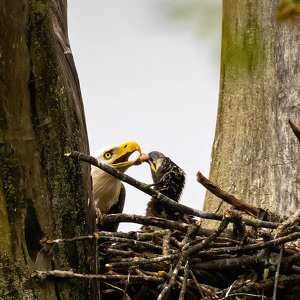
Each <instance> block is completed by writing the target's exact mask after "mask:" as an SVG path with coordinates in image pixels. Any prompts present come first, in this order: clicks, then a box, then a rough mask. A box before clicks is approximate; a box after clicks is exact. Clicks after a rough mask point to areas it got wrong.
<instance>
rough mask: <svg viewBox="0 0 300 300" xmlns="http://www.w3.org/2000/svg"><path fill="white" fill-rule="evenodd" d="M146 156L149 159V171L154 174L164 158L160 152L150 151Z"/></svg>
mask: <svg viewBox="0 0 300 300" xmlns="http://www.w3.org/2000/svg"><path fill="white" fill-rule="evenodd" d="M148 156H149V159H148V161H147V162H148V163H149V165H150V168H151V170H153V171H154V172H155V173H156V172H157V170H158V169H159V168H160V167H161V165H162V162H163V159H164V158H165V156H164V155H163V154H162V153H161V152H158V151H152V152H150V153H148Z"/></svg>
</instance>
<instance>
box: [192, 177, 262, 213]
mask: <svg viewBox="0 0 300 300" xmlns="http://www.w3.org/2000/svg"><path fill="white" fill-rule="evenodd" d="M197 181H198V182H199V183H201V184H202V185H203V186H204V187H205V188H206V189H207V190H209V191H210V192H211V193H213V194H214V195H215V196H217V197H219V198H221V199H223V200H224V201H225V202H227V203H229V204H231V205H232V206H233V207H234V208H236V209H240V210H244V211H246V212H247V213H249V214H250V215H252V216H255V217H260V216H261V215H262V214H263V215H265V213H266V212H265V211H264V210H263V209H261V208H257V207H254V206H252V205H250V204H247V203H246V202H243V201H241V200H238V199H237V198H235V197H234V196H232V195H230V194H228V193H226V192H225V191H223V190H221V189H220V188H219V187H218V186H217V185H216V184H214V183H212V182H211V181H210V180H209V179H207V178H206V177H204V176H203V175H202V174H201V173H200V172H198V173H197Z"/></svg>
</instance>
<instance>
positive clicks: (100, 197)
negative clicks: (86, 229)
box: [92, 166, 122, 213]
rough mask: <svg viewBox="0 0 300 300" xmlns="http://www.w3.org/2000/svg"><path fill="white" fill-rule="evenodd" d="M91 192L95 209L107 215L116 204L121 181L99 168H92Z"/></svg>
mask: <svg viewBox="0 0 300 300" xmlns="http://www.w3.org/2000/svg"><path fill="white" fill-rule="evenodd" d="M92 178H93V190H94V200H95V203H96V207H97V208H98V209H99V210H100V212H103V213H107V212H108V211H109V210H110V208H111V207H112V206H113V205H115V204H116V203H117V202H118V199H119V196H120V191H121V185H122V183H121V181H120V180H119V179H117V178H115V177H113V176H111V175H109V174H107V173H106V172H104V171H102V170H101V169H99V168H96V167H94V166H92Z"/></svg>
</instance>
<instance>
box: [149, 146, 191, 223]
mask: <svg viewBox="0 0 300 300" xmlns="http://www.w3.org/2000/svg"><path fill="white" fill-rule="evenodd" d="M148 156H149V158H148V163H149V164H150V168H151V174H152V179H153V183H154V189H155V190H156V191H158V192H160V193H162V194H164V195H165V196H167V197H169V198H171V199H172V200H174V201H177V202H178V201H179V199H180V196H181V193H182V190H183V188H184V185H185V173H184V171H183V170H182V169H181V168H180V167H178V166H177V165H176V164H175V163H174V162H173V161H172V160H171V159H170V158H169V157H166V156H164V155H163V154H162V153H161V152H158V151H153V152H150V153H149V154H148ZM146 216H153V217H161V218H168V219H172V220H180V219H181V218H182V216H183V215H182V214H181V213H179V212H177V211H175V210H174V209H172V208H170V207H167V206H165V205H163V204H162V203H161V202H159V201H157V200H156V199H155V198H154V197H152V198H151V200H150V201H149V203H148V206H147V210H146Z"/></svg>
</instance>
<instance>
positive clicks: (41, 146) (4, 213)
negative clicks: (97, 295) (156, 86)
mask: <svg viewBox="0 0 300 300" xmlns="http://www.w3.org/2000/svg"><path fill="white" fill-rule="evenodd" d="M66 9H67V3H66V0H61V1H54V0H52V1H51V0H46V1H39V0H31V1H29V0H4V1H1V4H0V27H1V32H0V45H1V46H0V66H1V67H0V124H1V126H0V211H1V225H0V263H1V266H0V297H4V298H5V299H25V298H26V299H47V298H49V299H50V298H51V299H57V298H59V299H71V298H73V299H74V298H78V299H80V298H86V297H88V295H89V289H88V287H89V284H88V282H86V281H85V282H84V281H82V282H79V283H78V282H77V283H76V285H75V284H73V283H72V282H65V281H57V282H56V283H54V282H53V281H47V282H45V283H43V284H42V285H40V283H39V282H37V281H36V280H35V279H32V278H31V277H30V274H31V273H32V271H33V270H34V269H42V270H51V269H52V268H58V269H64V268H67V269H71V268H74V269H76V270H78V271H79V272H96V260H95V259H97V257H96V256H95V255H96V254H97V252H96V251H94V252H93V251H91V249H89V248H90V247H89V243H80V244H78V245H76V246H75V247H74V246H70V244H69V245H59V246H56V247H53V248H52V249H51V252H47V251H44V250H42V247H41V245H40V243H39V241H40V239H42V238H43V237H44V236H48V237H62V238H64V237H65V238H69V237H74V236H76V235H78V234H80V235H85V234H89V233H92V232H93V231H94V230H95V229H96V226H95V222H94V216H93V215H92V214H91V209H92V207H89V204H88V199H90V200H91V199H92V195H91V184H90V177H89V173H90V167H89V165H80V164H77V163H74V162H73V161H71V160H69V159H67V158H65V157H64V155H63V154H64V153H65V152H66V151H70V149H74V148H75V149H80V150H81V151H84V152H86V153H88V152H89V148H88V140H87V132H86V124H85V117H84V111H83V104H82V99H81V94H80V88H79V83H78V78H77V73H76V70H75V66H74V62H73V58H72V53H71V51H70V45H69V41H68V36H67V18H66ZM90 203H91V201H90ZM95 241H96V240H95ZM94 250H96V245H95V244H94ZM88 256H91V258H92V259H91V260H90V264H88V263H87V261H88ZM12 282H13V284H12ZM4 295H5V296H4Z"/></svg>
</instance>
